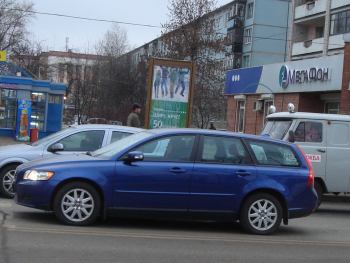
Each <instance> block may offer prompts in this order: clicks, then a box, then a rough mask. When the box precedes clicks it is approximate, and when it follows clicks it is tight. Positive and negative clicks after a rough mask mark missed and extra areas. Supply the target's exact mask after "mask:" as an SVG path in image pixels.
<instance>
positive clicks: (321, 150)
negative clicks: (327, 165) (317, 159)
mask: <svg viewBox="0 0 350 263" xmlns="http://www.w3.org/2000/svg"><path fill="white" fill-rule="evenodd" d="M317 151H318V152H320V153H325V152H326V150H325V149H317Z"/></svg>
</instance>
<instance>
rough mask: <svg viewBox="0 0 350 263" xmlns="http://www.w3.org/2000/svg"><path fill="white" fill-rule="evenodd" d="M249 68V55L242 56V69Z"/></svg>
mask: <svg viewBox="0 0 350 263" xmlns="http://www.w3.org/2000/svg"><path fill="white" fill-rule="evenodd" d="M249 66H250V55H244V56H243V63H242V67H243V68H248V67H249Z"/></svg>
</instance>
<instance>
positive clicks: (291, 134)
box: [288, 131, 295, 142]
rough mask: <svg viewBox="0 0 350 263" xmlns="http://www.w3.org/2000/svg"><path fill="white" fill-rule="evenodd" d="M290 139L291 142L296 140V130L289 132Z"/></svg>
mask: <svg viewBox="0 0 350 263" xmlns="http://www.w3.org/2000/svg"><path fill="white" fill-rule="evenodd" d="M288 141H289V142H295V134H294V131H289V133H288Z"/></svg>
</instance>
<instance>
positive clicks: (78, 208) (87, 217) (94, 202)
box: [54, 182, 101, 226]
mask: <svg viewBox="0 0 350 263" xmlns="http://www.w3.org/2000/svg"><path fill="white" fill-rule="evenodd" d="M54 211H55V214H56V217H57V218H58V219H59V220H60V221H61V222H63V223H65V224H68V225H76V226H85V225H90V224H93V223H94V222H95V221H96V220H97V218H98V217H99V215H100V211H101V198H100V196H99V193H98V192H97V191H96V189H95V188H94V187H93V186H91V185H90V184H87V183H84V182H73V183H69V184H66V185H64V186H63V187H62V188H61V189H59V190H58V192H57V194H56V197H55V200H54Z"/></svg>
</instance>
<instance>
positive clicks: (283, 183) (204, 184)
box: [15, 129, 317, 234]
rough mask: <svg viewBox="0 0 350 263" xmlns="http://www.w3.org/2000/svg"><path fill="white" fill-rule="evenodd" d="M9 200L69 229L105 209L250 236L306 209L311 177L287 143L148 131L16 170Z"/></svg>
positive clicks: (311, 204) (310, 205)
mask: <svg viewBox="0 0 350 263" xmlns="http://www.w3.org/2000/svg"><path fill="white" fill-rule="evenodd" d="M16 177H17V180H16V190H17V191H16V197H15V200H16V202H17V204H20V205H23V206H29V207H33V208H38V209H43V210H52V211H54V212H55V214H56V216H57V218H58V219H59V220H60V221H61V222H63V223H65V224H70V225H89V224H92V223H94V222H95V221H96V220H97V219H98V218H99V217H100V216H102V215H107V214H109V213H111V212H117V214H118V215H123V214H127V215H128V216H139V215H142V216H157V217H163V216H168V215H171V216H174V217H175V216H176V217H181V216H185V217H188V216H190V217H191V218H192V217H197V218H205V219H208V218H215V219H220V220H229V221H232V222H233V221H236V220H237V219H239V220H240V222H241V224H242V226H243V227H244V229H246V230H247V231H249V232H251V233H255V234H270V233H273V232H274V231H276V230H277V229H278V227H279V225H280V224H281V221H282V220H283V222H284V223H287V222H288V219H290V218H295V217H302V216H306V215H308V214H310V213H312V212H313V211H314V208H315V206H316V202H317V195H316V192H315V190H314V188H313V179H314V177H313V171H312V167H311V164H310V162H308V161H307V159H306V157H305V156H303V153H302V151H301V150H300V149H299V148H298V147H297V146H296V145H293V144H290V143H287V142H283V141H277V140H272V139H270V138H268V137H263V136H260V137H259V136H253V135H244V134H234V133H230V132H223V131H210V130H195V129H156V130H149V131H143V132H140V133H137V134H134V135H131V136H129V137H126V138H123V139H122V140H120V141H117V142H115V143H113V144H110V145H108V146H106V147H104V148H101V149H100V150H97V151H95V152H93V153H91V156H88V155H76V156H69V157H66V156H60V157H56V158H50V159H46V160H38V161H34V162H31V163H28V164H23V165H21V166H20V167H18V168H17V171H16Z"/></svg>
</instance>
